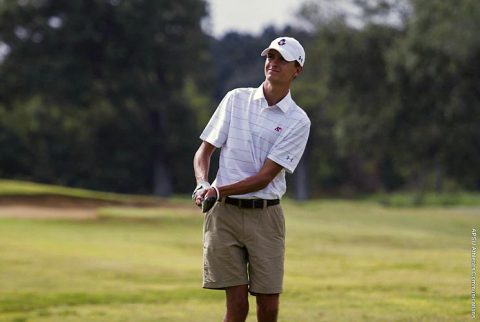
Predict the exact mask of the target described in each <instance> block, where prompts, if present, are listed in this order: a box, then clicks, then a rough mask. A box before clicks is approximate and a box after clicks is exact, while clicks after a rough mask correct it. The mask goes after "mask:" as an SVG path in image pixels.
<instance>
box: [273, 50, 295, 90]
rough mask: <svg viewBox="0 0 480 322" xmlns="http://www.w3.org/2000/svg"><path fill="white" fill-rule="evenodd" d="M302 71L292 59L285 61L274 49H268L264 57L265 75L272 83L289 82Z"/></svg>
mask: <svg viewBox="0 0 480 322" xmlns="http://www.w3.org/2000/svg"><path fill="white" fill-rule="evenodd" d="M301 71H302V67H300V66H298V67H297V66H296V65H295V62H294V61H291V62H289V61H286V60H285V59H284V58H283V57H282V55H280V53H279V52H278V51H276V50H275V49H270V50H269V51H268V53H267V58H266V59H265V77H266V79H267V80H268V81H270V82H272V83H290V82H291V81H292V80H293V79H294V78H295V77H297V76H298V75H299V74H300V73H301Z"/></svg>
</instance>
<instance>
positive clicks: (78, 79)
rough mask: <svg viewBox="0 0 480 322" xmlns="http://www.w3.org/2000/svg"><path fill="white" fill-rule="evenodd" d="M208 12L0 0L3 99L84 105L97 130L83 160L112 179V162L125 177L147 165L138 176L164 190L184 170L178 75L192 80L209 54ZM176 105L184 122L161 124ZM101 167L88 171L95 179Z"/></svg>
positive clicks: (172, 6) (102, 1)
mask: <svg viewBox="0 0 480 322" xmlns="http://www.w3.org/2000/svg"><path fill="white" fill-rule="evenodd" d="M206 14H207V11H206V3H205V1H202V0H181V1H179V0H164V1H154V0H145V1H137V0H123V1H114V0H111V1H106V0H87V1H84V0H72V1H53V0H50V1H40V0H39V1H34V0H32V1H15V0H7V1H3V2H1V4H0V43H1V44H3V47H4V48H8V55H6V56H5V57H4V61H3V63H1V65H0V75H1V76H2V77H1V79H0V99H1V101H2V102H4V105H5V109H6V110H7V111H11V110H12V109H13V108H15V107H16V106H18V104H19V102H25V101H28V100H31V99H32V98H36V97H38V98H39V99H40V102H41V104H40V105H42V106H44V107H45V108H46V109H48V108H50V107H51V106H56V107H59V108H61V110H62V113H63V111H66V110H67V109H71V110H76V109H81V110H83V111H85V115H87V114H88V115H90V117H85V118H84V119H83V120H84V121H86V120H88V121H89V122H90V123H87V124H84V126H86V127H89V126H95V129H93V130H92V131H91V132H90V133H91V134H93V135H94V136H96V139H97V140H95V142H94V143H95V146H94V147H93V148H94V149H95V148H96V150H95V152H96V155H95V156H90V160H91V161H93V160H94V159H97V160H96V161H97V163H99V164H103V166H94V169H99V170H100V172H101V173H102V174H106V176H107V177H111V180H110V185H113V184H114V181H115V177H116V176H118V175H119V173H118V172H117V173H115V171H114V169H115V168H116V166H119V164H118V163H117V164H116V166H115V164H114V163H115V162H119V163H120V165H121V166H120V167H121V168H123V169H124V170H121V171H123V175H121V176H120V177H122V178H123V177H125V176H126V175H127V173H126V171H127V169H128V168H127V167H128V165H130V167H133V168H135V165H138V166H139V167H138V168H137V169H136V171H140V169H141V168H144V167H146V166H148V167H149V171H148V172H149V175H147V174H145V173H142V174H141V175H140V177H141V178H145V177H148V178H152V179H150V180H149V181H151V183H152V184H153V187H154V192H155V193H156V194H158V195H168V194H169V193H171V191H172V185H173V182H172V181H173V177H172V173H184V172H185V171H184V169H182V171H172V169H175V167H177V166H178V163H176V162H175V154H176V153H178V151H179V150H180V147H179V146H178V145H176V144H179V143H180V141H181V140H180V141H179V140H178V139H172V138H173V137H175V134H176V133H180V134H179V135H180V136H182V134H185V135H192V134H193V133H194V132H195V130H196V129H195V128H192V126H191V125H192V124H193V126H194V125H195V122H194V121H190V120H189V115H192V112H193V111H191V110H190V107H189V104H188V103H186V102H184V101H183V100H182V95H183V93H184V90H183V88H184V86H185V80H186V79H188V78H189V75H190V79H193V80H198V79H199V77H200V76H199V75H200V72H203V68H204V66H205V64H206V63H207V62H208V52H207V49H208V45H209V40H208V38H207V37H206V35H205V34H204V33H203V32H202V29H201V22H202V19H203V18H204V17H205V16H206ZM202 75H203V77H205V76H206V75H208V73H204V74H202ZM179 114H180V115H183V116H184V118H183V119H182V121H185V124H182V125H180V126H178V125H177V124H175V125H172V124H169V123H168V122H170V121H171V120H172V119H176V116H178V115H179ZM92 118H93V119H92ZM192 119H194V117H192ZM184 125H186V126H184ZM87 132H88V131H87ZM177 137H178V135H177ZM183 143H184V142H183ZM184 147H185V146H184ZM125 149H128V150H129V151H128V152H126V151H125ZM82 154H83V157H85V158H87V159H88V157H87V156H86V155H88V154H89V151H83V152H82ZM128 154H130V155H129V156H128ZM99 159H101V160H99ZM83 161H85V160H83ZM108 163H111V164H110V165H109V164H108ZM181 164H182V165H183V164H184V163H183V162H181ZM109 166H113V167H110V168H109ZM117 168H118V167H117ZM66 170H67V171H73V172H75V170H74V169H66ZM98 174H99V173H98V172H95V171H91V172H90V178H91V179H92V181H95V178H96V175H97V176H98ZM129 175H130V176H131V175H135V174H134V173H130V174H129ZM100 176H101V175H100ZM147 180H148V179H147ZM118 181H119V180H118V179H117V183H119V182H118ZM127 182H130V183H131V180H127ZM119 184H120V185H121V183H119ZM142 185H143V184H142Z"/></svg>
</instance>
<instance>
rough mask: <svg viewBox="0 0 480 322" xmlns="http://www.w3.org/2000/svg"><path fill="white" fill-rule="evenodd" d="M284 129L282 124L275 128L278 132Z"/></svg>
mask: <svg viewBox="0 0 480 322" xmlns="http://www.w3.org/2000/svg"><path fill="white" fill-rule="evenodd" d="M282 130H283V129H282V128H281V127H280V126H277V127H276V128H275V131H276V132H278V133H280V132H282Z"/></svg>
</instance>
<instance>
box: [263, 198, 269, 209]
mask: <svg viewBox="0 0 480 322" xmlns="http://www.w3.org/2000/svg"><path fill="white" fill-rule="evenodd" d="M262 206H263V207H262V209H265V208H267V207H268V204H267V200H266V199H263V205H262Z"/></svg>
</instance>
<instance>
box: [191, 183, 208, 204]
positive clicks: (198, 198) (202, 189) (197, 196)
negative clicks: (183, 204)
mask: <svg viewBox="0 0 480 322" xmlns="http://www.w3.org/2000/svg"><path fill="white" fill-rule="evenodd" d="M209 188H210V184H209V183H208V182H207V181H203V182H200V183H199V184H197V186H196V187H195V190H193V193H192V200H193V201H194V202H195V204H196V205H197V206H199V207H200V205H201V204H202V201H203V199H204V196H205V193H206V190H207V189H209Z"/></svg>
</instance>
